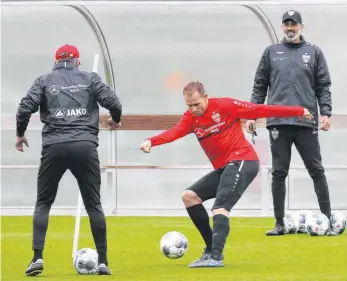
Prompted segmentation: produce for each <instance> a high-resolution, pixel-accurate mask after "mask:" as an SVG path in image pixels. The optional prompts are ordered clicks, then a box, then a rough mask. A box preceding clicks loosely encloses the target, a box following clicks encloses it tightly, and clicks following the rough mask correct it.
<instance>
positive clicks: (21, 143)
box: [15, 136, 29, 152]
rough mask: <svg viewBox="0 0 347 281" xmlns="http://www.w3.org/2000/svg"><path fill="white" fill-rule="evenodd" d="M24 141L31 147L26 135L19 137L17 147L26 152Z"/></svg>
mask: <svg viewBox="0 0 347 281" xmlns="http://www.w3.org/2000/svg"><path fill="white" fill-rule="evenodd" d="M23 143H24V144H25V145H26V146H27V147H29V143H28V140H27V139H26V137H24V136H23V137H17V139H16V144H15V147H16V149H17V150H18V151H20V152H24V149H23Z"/></svg>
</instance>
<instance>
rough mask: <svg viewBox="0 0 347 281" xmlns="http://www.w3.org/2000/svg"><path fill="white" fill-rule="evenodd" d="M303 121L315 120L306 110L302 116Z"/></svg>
mask: <svg viewBox="0 0 347 281" xmlns="http://www.w3.org/2000/svg"><path fill="white" fill-rule="evenodd" d="M301 118H302V119H313V116H312V114H311V112H309V111H308V110H307V109H306V108H304V114H303V115H302V116H301Z"/></svg>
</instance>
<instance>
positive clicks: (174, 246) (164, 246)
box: [160, 231, 188, 259]
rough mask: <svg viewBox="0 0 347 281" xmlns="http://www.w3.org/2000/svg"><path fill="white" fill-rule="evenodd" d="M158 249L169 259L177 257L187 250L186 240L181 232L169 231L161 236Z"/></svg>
mask: <svg viewBox="0 0 347 281" xmlns="http://www.w3.org/2000/svg"><path fill="white" fill-rule="evenodd" d="M160 250H161V251H162V253H163V254H164V255H165V256H166V257H168V258H170V259H179V258H181V257H183V256H184V254H185V253H186V252H187V250H188V240H187V238H186V237H185V236H184V235H183V234H182V233H180V232H177V231H170V232H168V233H166V234H165V235H164V236H163V237H162V238H161V240H160Z"/></svg>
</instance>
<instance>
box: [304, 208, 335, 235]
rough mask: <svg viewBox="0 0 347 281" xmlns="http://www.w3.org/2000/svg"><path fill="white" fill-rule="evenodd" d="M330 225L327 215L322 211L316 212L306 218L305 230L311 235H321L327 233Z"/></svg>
mask: <svg viewBox="0 0 347 281" xmlns="http://www.w3.org/2000/svg"><path fill="white" fill-rule="evenodd" d="M329 227H330V221H329V219H328V217H327V216H326V215H324V214H322V213H317V214H314V215H313V216H312V218H308V221H307V232H308V234H309V235H311V236H323V235H325V234H326V233H327V231H328V229H329Z"/></svg>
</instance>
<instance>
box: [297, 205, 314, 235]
mask: <svg viewBox="0 0 347 281" xmlns="http://www.w3.org/2000/svg"><path fill="white" fill-rule="evenodd" d="M298 215H299V224H300V226H299V229H298V233H308V232H307V221H309V220H310V218H311V217H312V216H313V213H312V212H311V211H306V210H302V211H299V212H298Z"/></svg>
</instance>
